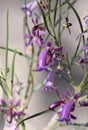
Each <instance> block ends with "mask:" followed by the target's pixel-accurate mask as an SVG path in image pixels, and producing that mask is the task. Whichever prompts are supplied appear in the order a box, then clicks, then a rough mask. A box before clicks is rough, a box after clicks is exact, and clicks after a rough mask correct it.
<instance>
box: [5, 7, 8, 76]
mask: <svg viewBox="0 0 88 130" xmlns="http://www.w3.org/2000/svg"><path fill="white" fill-rule="evenodd" d="M8 17H9V10H8V9H7V15H6V47H5V50H6V51H5V76H7V68H8V43H9V23H8Z"/></svg>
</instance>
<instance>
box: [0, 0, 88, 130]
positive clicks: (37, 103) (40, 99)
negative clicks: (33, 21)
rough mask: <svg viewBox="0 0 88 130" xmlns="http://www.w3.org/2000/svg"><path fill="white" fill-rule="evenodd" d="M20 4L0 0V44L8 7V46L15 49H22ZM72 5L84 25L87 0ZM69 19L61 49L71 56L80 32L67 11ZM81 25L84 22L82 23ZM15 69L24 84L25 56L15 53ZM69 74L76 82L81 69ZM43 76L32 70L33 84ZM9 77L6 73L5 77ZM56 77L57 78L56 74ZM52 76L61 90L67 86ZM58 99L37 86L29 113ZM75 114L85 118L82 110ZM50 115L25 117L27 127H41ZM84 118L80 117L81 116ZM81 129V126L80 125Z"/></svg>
mask: <svg viewBox="0 0 88 130" xmlns="http://www.w3.org/2000/svg"><path fill="white" fill-rule="evenodd" d="M54 3H55V0H53V4H54ZM22 5H23V0H0V46H5V43H6V12H7V9H9V48H12V49H15V48H16V49H17V50H18V51H21V52H24V53H25V50H24V40H23V18H24V14H23V12H22V11H21V6H22ZM74 7H75V8H76V9H77V12H78V14H79V15H80V17H81V20H82V22H83V25H84V21H83V18H84V17H85V16H86V15H88V0H77V2H76V3H75V5H74ZM69 19H70V22H71V23H73V26H72V28H71V30H72V33H71V35H70V36H69V33H68V31H67V30H66V31H65V32H64V35H63V38H62V43H63V45H64V52H69V56H72V54H73V53H74V49H75V46H76V38H77V35H78V34H80V28H79V25H78V22H77V19H76V17H75V15H74V13H73V12H72V10H70V11H69ZM30 26H31V25H30ZM84 27H85V25H84ZM4 56H5V53H4V50H1V49H0V68H3V69H4V66H5V65H4V63H5V60H4ZM12 57H13V53H11V52H10V53H9V66H10V65H11V64H12ZM15 67H16V69H15V71H16V74H17V76H18V77H19V79H20V81H22V82H23V85H24V86H25V85H26V82H27V75H28V69H27V61H26V59H25V58H23V57H21V56H16V64H15ZM73 75H74V78H75V80H76V82H77V83H79V82H80V80H81V79H82V76H83V71H82V69H78V68H73ZM44 77H45V73H41V74H40V73H38V72H36V74H35V86H37V85H38V84H39V83H40V82H41V81H42V80H43V78H44ZM8 79H9V77H8ZM57 79H58V78H57ZM57 79H56V85H57V86H58V88H59V90H60V91H64V89H65V87H67V85H68V84H67V83H66V82H65V81H62V80H57ZM0 92H1V94H0V97H2V96H3V94H2V90H1V89H0ZM57 99H58V97H57V95H56V93H55V92H51V93H48V92H47V93H44V92H43V91H41V90H38V91H37V92H34V93H33V95H32V98H31V101H30V103H29V110H28V113H29V115H32V114H35V113H37V112H40V111H42V110H46V109H47V108H48V106H49V105H50V104H51V103H52V102H54V101H56V100H57ZM77 115H79V118H78V122H83V121H86V120H87V119H88V118H87V116H86V115H88V114H86V111H85V110H83V111H80V114H79V110H77ZM52 116H53V113H49V114H45V115H42V116H39V117H37V118H34V119H31V120H29V121H26V127H27V130H43V127H45V126H47V123H48V122H49V120H50V119H51V117H52ZM83 119H84V120H83ZM69 128H70V127H65V130H66V129H67V130H68V129H69ZM62 129H63V128H58V130H62ZM83 129H84V128H83Z"/></svg>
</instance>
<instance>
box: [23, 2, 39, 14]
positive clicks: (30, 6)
mask: <svg viewBox="0 0 88 130" xmlns="http://www.w3.org/2000/svg"><path fill="white" fill-rule="evenodd" d="M36 6H37V0H31V1H30V2H29V3H27V4H26V5H23V6H22V8H21V9H22V11H24V12H26V13H27V15H28V16H31V15H32V11H33V10H34V9H35V7H36Z"/></svg>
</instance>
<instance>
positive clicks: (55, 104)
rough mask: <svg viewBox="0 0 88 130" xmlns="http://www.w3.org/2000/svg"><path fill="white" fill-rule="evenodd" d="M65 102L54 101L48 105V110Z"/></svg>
mask: <svg viewBox="0 0 88 130" xmlns="http://www.w3.org/2000/svg"><path fill="white" fill-rule="evenodd" d="M63 103H65V102H64V101H63V100H62V101H61V100H59V101H56V102H54V103H52V104H51V105H50V106H49V109H50V110H54V109H55V108H57V107H58V106H60V105H61V104H63Z"/></svg>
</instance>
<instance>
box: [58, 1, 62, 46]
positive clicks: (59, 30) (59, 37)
mask: <svg viewBox="0 0 88 130" xmlns="http://www.w3.org/2000/svg"><path fill="white" fill-rule="evenodd" d="M61 19H62V18H61V0H59V29H58V40H59V45H61Z"/></svg>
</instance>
